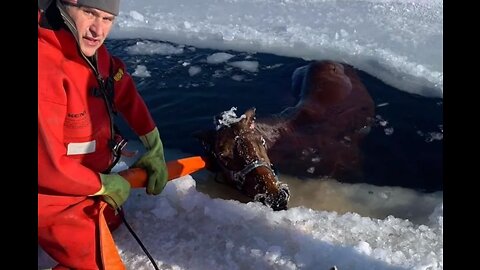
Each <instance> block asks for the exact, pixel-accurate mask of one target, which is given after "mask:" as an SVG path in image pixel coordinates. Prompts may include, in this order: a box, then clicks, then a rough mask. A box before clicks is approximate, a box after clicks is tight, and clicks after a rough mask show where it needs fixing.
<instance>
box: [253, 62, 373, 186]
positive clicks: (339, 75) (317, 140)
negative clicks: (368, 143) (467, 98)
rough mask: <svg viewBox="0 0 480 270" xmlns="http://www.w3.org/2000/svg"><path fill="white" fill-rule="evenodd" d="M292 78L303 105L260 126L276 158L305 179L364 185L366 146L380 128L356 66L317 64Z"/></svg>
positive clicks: (287, 170) (286, 169) (277, 163)
mask: <svg viewBox="0 0 480 270" xmlns="http://www.w3.org/2000/svg"><path fill="white" fill-rule="evenodd" d="M292 79H293V90H294V93H295V92H296V93H298V97H299V101H298V103H297V104H296V105H295V106H294V107H290V108H287V109H286V110H284V111H283V112H282V113H280V114H279V115H277V116H273V117H269V118H266V119H263V120H258V121H257V129H259V130H260V132H261V133H262V135H263V136H264V138H265V140H266V143H267V146H268V155H269V157H270V159H271V160H272V161H273V162H274V164H275V166H277V167H278V168H279V169H280V170H281V171H282V172H283V173H288V174H291V175H295V176H299V177H314V176H315V177H318V176H327V177H333V178H336V179H338V180H340V181H342V180H344V181H358V180H361V179H362V178H363V176H362V154H361V151H360V143H361V141H362V139H363V138H364V137H365V135H366V134H368V133H369V131H370V127H371V126H372V124H373V123H374V102H373V100H372V98H371V96H370V94H369V93H368V91H367V89H366V88H365V86H364V85H363V83H362V82H361V80H360V78H359V77H358V75H357V74H356V72H355V70H354V69H353V67H351V66H349V65H346V64H341V63H337V62H333V61H316V62H312V63H310V64H309V65H307V66H305V67H302V68H299V69H297V70H296V71H295V73H294V75H293V78H292Z"/></svg>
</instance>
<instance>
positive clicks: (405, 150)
mask: <svg viewBox="0 0 480 270" xmlns="http://www.w3.org/2000/svg"><path fill="white" fill-rule="evenodd" d="M137 41H138V40H109V41H107V42H106V45H107V47H109V49H110V50H111V52H112V54H114V55H117V56H119V57H121V58H122V59H123V60H124V61H125V62H126V64H127V67H128V71H129V72H130V73H131V74H132V73H133V72H134V70H135V67H136V66H137V65H144V66H146V68H147V70H148V71H149V72H150V75H151V77H145V78H142V77H134V80H135V81H136V83H137V87H138V89H139V91H140V93H141V95H142V96H143V97H144V99H145V101H146V103H147V105H148V107H149V108H150V111H151V113H152V115H153V117H154V119H155V121H156V123H157V125H158V127H159V130H160V133H161V136H162V140H163V142H164V144H165V146H166V147H167V148H175V149H180V150H182V151H183V152H186V153H191V154H202V153H203V152H202V151H203V150H202V148H201V146H200V143H199V142H198V141H197V140H196V139H194V138H193V137H192V133H193V132H195V131H197V130H202V129H208V128H212V127H213V116H214V115H216V114H219V113H220V112H222V111H225V110H229V109H230V108H231V107H233V106H234V107H237V108H238V110H237V114H241V113H243V112H244V111H245V110H246V109H248V108H250V107H256V108H257V117H259V118H261V117H262V116H268V115H270V114H274V113H278V112H280V111H281V110H282V109H284V108H285V107H287V106H291V105H294V104H295V97H294V96H293V94H292V93H291V89H290V87H291V75H292V73H293V72H294V70H295V69H296V68H298V67H300V66H303V65H306V64H308V62H307V61H305V60H302V59H299V58H290V57H282V56H277V55H272V54H263V53H246V52H234V51H223V52H227V53H230V54H233V55H235V57H234V58H232V59H230V60H229V62H231V61H243V60H247V61H258V62H259V70H258V72H254V73H252V72H249V71H243V70H240V69H238V68H235V67H232V66H229V65H227V64H225V63H221V64H217V65H213V64H207V63H206V62H205V59H206V57H207V56H209V55H211V54H213V53H216V52H220V51H216V50H210V49H198V48H193V47H188V46H185V47H184V50H183V53H181V54H169V55H160V54H152V55H130V54H128V53H127V52H126V50H125V49H126V48H127V47H129V46H132V45H134V44H135V43H136V42H137ZM173 45H174V46H176V47H178V46H179V45H176V44H173ZM186 63H188V64H186ZM190 66H197V67H201V72H200V73H198V74H196V75H194V76H190V75H189V73H188V69H189V67H190ZM358 73H359V75H360V77H361V78H362V80H363V82H364V84H365V85H366V87H367V89H368V91H369V93H370V94H371V96H372V98H373V100H374V101H375V104H376V105H377V106H378V107H377V108H376V116H377V118H378V119H377V120H378V121H377V125H376V126H375V127H373V128H372V131H371V132H370V134H369V135H368V137H367V138H366V140H365V142H364V144H363V145H362V149H363V152H364V154H365V158H366V160H365V168H364V169H365V174H366V178H367V179H368V183H369V184H374V185H380V186H383V185H388V186H401V187H406V188H413V189H416V190H420V191H426V192H430V191H438V190H443V145H442V142H443V141H442V139H441V136H442V129H443V103H442V99H440V98H426V97H422V96H418V95H412V94H409V93H406V92H403V91H400V90H398V89H395V88H393V87H391V86H388V85H386V84H384V83H383V82H381V81H379V80H378V79H376V78H374V77H372V76H370V75H369V74H367V73H365V72H362V71H360V70H359V71H358ZM233 78H237V79H238V78H240V79H239V80H235V79H233ZM382 104H383V105H382ZM119 126H120V128H121V129H122V130H123V131H124V133H125V134H126V135H127V136H128V137H131V138H133V137H134V134H133V133H132V132H131V131H130V130H129V129H128V128H127V127H126V125H125V124H124V123H122V122H120V123H119Z"/></svg>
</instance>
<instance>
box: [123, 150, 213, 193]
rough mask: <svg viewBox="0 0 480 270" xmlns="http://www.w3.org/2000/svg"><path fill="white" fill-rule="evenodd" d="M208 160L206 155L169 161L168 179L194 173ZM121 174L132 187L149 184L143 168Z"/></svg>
mask: <svg viewBox="0 0 480 270" xmlns="http://www.w3.org/2000/svg"><path fill="white" fill-rule="evenodd" d="M205 166H206V161H205V158H204V157H201V156H193V157H187V158H182V159H177V160H172V161H169V162H167V169H168V180H169V181H170V180H173V179H176V178H179V177H181V176H185V175H188V174H191V173H194V172H196V171H198V170H201V169H204V168H205ZM119 174H120V175H121V176H122V177H123V178H125V179H127V180H128V182H130V185H131V187H132V188H142V187H146V186H147V180H148V176H147V172H146V171H145V170H144V169H142V168H132V169H128V170H124V171H121V172H119Z"/></svg>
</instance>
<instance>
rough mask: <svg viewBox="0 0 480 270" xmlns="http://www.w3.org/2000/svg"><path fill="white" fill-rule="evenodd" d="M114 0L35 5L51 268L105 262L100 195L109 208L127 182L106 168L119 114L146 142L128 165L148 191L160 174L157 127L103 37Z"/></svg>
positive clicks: (157, 188) (43, 197)
mask: <svg viewBox="0 0 480 270" xmlns="http://www.w3.org/2000/svg"><path fill="white" fill-rule="evenodd" d="M119 2H120V0H53V1H52V0H50V1H48V0H47V1H43V0H40V1H39V2H38V4H39V12H38V242H39V245H40V246H41V247H42V248H43V249H44V250H45V251H46V252H47V253H48V254H49V255H50V256H51V257H52V258H53V259H55V260H56V261H57V262H58V265H57V266H56V267H55V268H54V269H103V266H102V259H101V258H100V257H101V256H100V253H99V249H100V244H99V239H98V215H99V204H100V202H101V201H102V200H104V201H106V202H107V203H108V204H109V205H110V206H111V207H109V208H107V210H106V211H109V213H105V217H106V218H107V222H109V223H110V224H109V225H112V229H114V228H113V227H115V226H114V225H113V224H114V223H116V226H118V225H119V224H120V223H119V220H120V219H119V215H115V214H114V212H115V210H116V209H117V210H118V208H119V207H120V206H121V205H122V204H123V203H124V202H125V201H126V200H127V198H128V195H129V193H130V184H129V183H128V181H127V180H125V179H124V178H123V177H122V176H120V175H119V174H117V173H110V169H111V168H112V167H113V165H114V163H115V162H116V161H118V157H119V155H120V154H121V148H122V144H123V142H124V141H123V140H122V138H121V137H120V136H119V134H118V133H117V129H116V128H115V126H114V124H113V120H114V119H113V115H115V114H117V113H120V114H121V115H122V116H123V117H124V119H125V120H126V122H127V123H128V124H129V125H130V127H131V128H132V130H133V131H135V133H136V134H137V135H138V136H139V138H140V140H141V141H142V143H143V145H144V146H145V148H146V149H147V151H146V153H145V154H144V155H143V156H142V157H141V158H140V159H139V160H138V161H137V162H136V163H135V164H134V165H133V167H141V168H145V169H146V171H147V173H148V177H149V178H148V183H147V189H146V192H147V193H148V194H153V195H157V194H159V193H160V192H161V191H162V190H163V188H164V186H165V184H166V182H167V174H168V172H167V169H166V165H165V159H164V154H163V145H162V141H161V140H160V135H159V132H158V129H157V127H156V125H155V123H154V121H153V119H152V117H151V115H150V113H149V111H148V109H147V107H146V105H145V102H144V101H143V100H142V98H141V97H140V95H139V93H138V92H137V89H136V87H135V85H134V82H133V80H132V78H131V77H130V75H129V74H128V73H127V72H126V69H125V65H124V63H123V62H122V61H121V60H120V59H118V58H116V57H114V56H111V55H110V54H109V53H108V51H107V49H106V47H105V46H104V45H103V42H104V41H105V38H106V37H107V35H108V34H109V32H110V30H111V28H112V25H113V23H114V20H115V16H117V15H118V12H119Z"/></svg>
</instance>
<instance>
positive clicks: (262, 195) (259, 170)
mask: <svg viewBox="0 0 480 270" xmlns="http://www.w3.org/2000/svg"><path fill="white" fill-rule="evenodd" d="M215 123H216V129H215V131H213V130H209V131H206V132H199V133H197V134H196V136H197V137H198V138H199V139H200V140H201V141H202V143H203V145H204V147H205V149H206V150H207V153H208V155H209V157H210V161H211V162H209V165H208V168H209V169H210V170H212V171H221V172H222V173H223V175H224V178H225V180H226V182H227V184H229V185H231V186H234V187H236V188H237V189H238V190H240V191H241V192H242V193H243V194H244V195H246V196H248V197H250V198H251V199H253V200H254V201H259V202H262V203H263V204H265V205H267V206H269V207H271V208H272V209H273V210H284V209H286V208H287V203H288V200H289V198H290V191H289V189H288V186H287V185H286V184H283V183H281V182H280V181H279V180H278V177H277V174H276V173H275V171H274V169H273V167H272V163H271V162H270V159H269V158H268V155H267V151H266V147H265V146H266V145H265V139H264V138H263V137H262V135H261V134H260V133H259V132H258V130H257V129H256V128H255V110H254V109H251V110H249V111H247V112H245V114H243V115H242V116H241V117H238V118H237V117H236V114H235V112H234V109H232V110H230V111H226V112H223V113H222V114H220V115H217V116H216V117H215Z"/></svg>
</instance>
